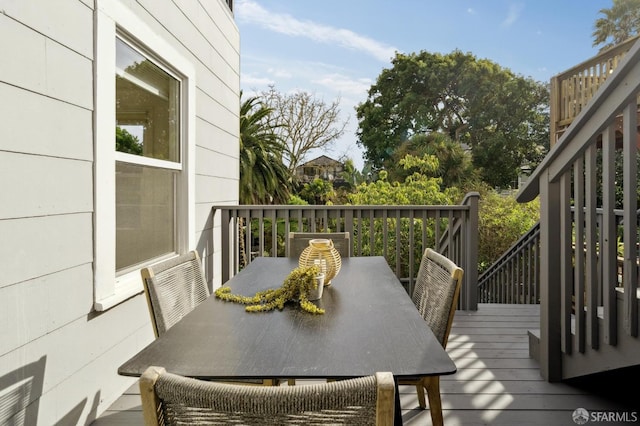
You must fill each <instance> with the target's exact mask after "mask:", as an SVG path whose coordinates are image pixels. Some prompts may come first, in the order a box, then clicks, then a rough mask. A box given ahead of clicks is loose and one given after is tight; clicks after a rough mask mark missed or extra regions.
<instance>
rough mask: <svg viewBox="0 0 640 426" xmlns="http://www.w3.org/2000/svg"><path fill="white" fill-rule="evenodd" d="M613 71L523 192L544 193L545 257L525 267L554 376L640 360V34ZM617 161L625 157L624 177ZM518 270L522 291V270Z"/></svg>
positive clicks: (535, 343) (546, 373)
mask: <svg viewBox="0 0 640 426" xmlns="http://www.w3.org/2000/svg"><path fill="white" fill-rule="evenodd" d="M607 70H608V71H607V75H606V80H604V81H603V82H602V81H599V82H598V87H597V89H594V90H593V94H592V96H591V95H590V97H589V99H588V100H587V102H582V101H580V103H579V100H578V99H576V98H565V103H566V105H568V106H569V107H572V108H574V111H576V112H577V114H576V116H575V118H572V119H571V120H570V124H568V127H566V128H565V129H563V131H562V134H561V136H560V138H559V139H558V141H557V142H556V143H555V144H553V147H552V149H551V151H550V152H549V154H548V155H547V156H546V158H545V159H544V160H543V162H542V163H541V164H540V165H539V166H538V168H536V170H535V171H534V172H533V174H532V175H531V177H530V179H529V180H528V181H527V182H526V184H525V186H524V187H523V188H522V189H521V191H520V192H519V194H518V201H520V202H528V201H531V200H533V199H534V198H536V197H538V196H539V197H540V224H539V236H538V238H539V240H538V243H537V244H538V246H537V247H536V248H535V249H532V250H533V252H534V253H535V254H537V256H536V259H539V263H535V261H534V260H530V261H529V263H527V264H526V270H528V271H534V272H533V274H534V277H535V279H536V280H537V282H538V283H539V287H538V288H537V289H535V287H532V288H534V289H535V290H536V291H538V292H539V293H538V294H537V296H538V298H539V303H540V330H539V334H538V333H536V332H535V331H532V332H530V333H529V336H530V342H531V343H530V344H531V349H530V351H531V353H532V354H533V355H534V357H535V355H536V354H537V359H538V360H539V362H540V369H541V374H542V375H543V377H544V378H545V379H547V380H548V381H560V380H566V379H570V378H576V377H581V376H586V375H591V374H595V373H598V372H602V371H609V370H615V369H621V368H624V367H629V366H633V365H639V364H640V358H639V357H638V355H637V354H638V353H640V339H639V337H638V330H639V329H640V320H639V316H638V308H639V298H638V215H637V208H638V193H637V187H638V181H639V179H638V160H637V159H638V143H639V142H640V137H639V132H638V111H639V109H638V105H639V103H638V99H639V95H640V39H635V41H634V42H633V44H632V46H631V47H630V48H629V49H628V51H626V53H625V54H624V56H623V57H622V59H620V60H619V61H618V62H617V63H616V67H615V69H613V68H607ZM595 75H596V72H595V71H587V72H586V73H584V74H582V77H581V78H580V79H577V80H574V81H575V82H576V83H575V84H577V85H579V86H580V87H581V88H582V89H585V88H586V86H585V85H586V82H587V81H592V80H594V79H591V78H590V77H594V78H595ZM552 98H553V96H552ZM617 152H618V153H620V154H621V155H616V153H617ZM616 157H618V158H623V160H622V161H623V166H622V172H621V173H620V174H618V175H616ZM620 188H622V191H620ZM620 193H621V195H620ZM622 207H624V208H622ZM617 208H618V209H621V210H617ZM578 248H579V249H578ZM619 251H621V252H622V253H623V255H622V259H623V261H622V267H621V268H619V262H618V252H619ZM512 257H514V258H515V257H517V256H515V255H512ZM519 262H520V263H518V264H519V265H523V263H522V261H519ZM512 268H514V269H512V271H515V272H512V273H515V274H516V275H515V276H516V277H517V278H518V279H519V280H520V281H516V283H517V284H518V287H519V284H520V282H521V278H522V277H523V276H525V275H523V272H522V271H523V269H522V267H517V268H516V267H512ZM518 268H520V269H518ZM480 279H482V277H480ZM523 283H526V282H523ZM484 285H487V284H484ZM510 294H511V295H512V296H513V295H514V294H515V295H520V294H522V295H527V296H530V293H526V292H524V291H522V292H520V293H519V292H518V291H517V290H511V293H510ZM480 300H482V298H481V299H480ZM511 303H517V298H516V301H513V302H511Z"/></svg>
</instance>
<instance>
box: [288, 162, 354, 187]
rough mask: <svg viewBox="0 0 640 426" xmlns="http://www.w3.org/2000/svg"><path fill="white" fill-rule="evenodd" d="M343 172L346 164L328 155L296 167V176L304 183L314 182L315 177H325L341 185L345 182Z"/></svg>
mask: <svg viewBox="0 0 640 426" xmlns="http://www.w3.org/2000/svg"><path fill="white" fill-rule="evenodd" d="M343 172H344V164H343V163H341V162H339V161H337V160H334V159H333V158H330V157H327V156H326V155H321V156H320V157H317V158H314V159H313V160H310V161H307V162H306V163H303V164H301V165H299V166H298V167H296V177H297V178H298V181H299V182H300V183H303V184H305V183H308V182H313V180H314V179H323V180H326V181H329V182H331V183H333V185H334V186H340V185H341V184H344V183H345V181H344V178H343V176H342V173H343Z"/></svg>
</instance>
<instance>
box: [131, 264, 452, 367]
mask: <svg viewBox="0 0 640 426" xmlns="http://www.w3.org/2000/svg"><path fill="white" fill-rule="evenodd" d="M296 266H298V265H297V259H288V258H268V257H259V258H257V259H255V260H254V261H253V262H251V263H250V264H249V265H248V266H247V267H246V268H245V269H243V270H242V271H241V272H240V273H238V274H237V275H236V276H235V277H233V278H232V279H231V280H229V281H228V282H227V285H228V286H230V287H231V289H232V292H233V293H237V294H243V295H247V296H250V295H253V294H254V293H255V292H256V291H260V290H266V289H268V288H277V287H279V286H280V285H281V284H282V282H283V281H284V279H285V277H286V276H287V275H288V274H289V272H291V270H292V269H293V268H295V267H296ZM314 303H316V304H317V305H318V306H320V307H322V308H324V309H325V311H326V312H325V313H324V314H322V315H314V314H310V313H307V312H305V311H303V310H302V309H301V308H300V307H299V306H298V305H297V304H287V305H285V308H284V309H283V310H282V311H279V310H277V309H276V310H274V311H271V312H259V313H249V312H246V311H245V310H244V309H245V306H244V305H240V304H236V303H231V302H224V301H222V300H220V299H217V298H216V297H215V296H214V295H212V296H211V297H210V298H209V299H207V300H205V301H204V302H202V303H201V304H200V305H198V306H197V307H196V309H194V310H193V311H192V312H191V313H189V314H188V315H187V316H185V317H184V318H183V319H182V320H181V321H180V322H178V323H177V324H176V325H174V326H173V327H172V328H170V329H169V330H168V331H167V332H166V333H165V334H163V335H162V336H160V337H159V338H157V339H156V340H154V341H153V342H152V343H151V344H149V345H148V346H147V347H146V348H145V349H143V350H142V351H141V352H139V353H138V354H137V355H135V356H134V357H133V358H131V359H130V360H129V361H127V362H126V363H124V364H123V365H122V366H120V368H119V369H118V374H121V375H125V376H140V375H141V374H142V373H143V372H144V370H145V369H146V368H147V367H149V366H150V365H156V366H161V367H164V368H166V369H167V371H170V372H172V373H176V374H180V375H184V376H189V377H197V378H202V379H234V378H235V379H238V378H241V379H248V378H258V379H259V378H263V379H266V378H337V379H339V378H349V377H358V376H366V375H370V374H373V373H375V372H376V371H391V372H392V373H393V374H394V376H395V377H396V378H402V377H408V376H417V375H445V374H453V373H455V372H456V366H455V364H454V363H453V361H452V360H451V358H450V357H449V356H448V355H447V353H446V352H445V350H444V349H443V348H442V346H441V345H440V343H438V341H437V339H436V338H435V336H434V335H433V333H432V332H431V330H430V329H429V327H427V325H426V324H425V322H424V320H423V319H422V317H420V315H419V313H418V310H417V309H416V308H415V306H414V305H413V302H412V301H411V298H410V297H409V296H408V294H407V292H406V291H405V289H404V288H403V287H402V285H401V284H400V282H399V280H398V279H397V278H396V276H395V275H394V274H393V272H392V271H391V268H389V266H388V265H387V263H386V260H385V259H384V258H383V257H380V256H373V257H349V258H343V259H342V268H341V270H340V272H339V273H338V275H337V276H336V277H335V278H334V279H333V281H332V285H331V286H329V287H325V289H324V292H323V295H322V299H321V300H319V301H316V302H314Z"/></svg>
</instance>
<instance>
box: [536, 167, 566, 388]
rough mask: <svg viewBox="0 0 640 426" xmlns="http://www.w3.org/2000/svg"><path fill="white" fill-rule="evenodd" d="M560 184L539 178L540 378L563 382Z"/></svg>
mask: <svg viewBox="0 0 640 426" xmlns="http://www.w3.org/2000/svg"><path fill="white" fill-rule="evenodd" d="M561 206H562V203H561V197H560V184H559V183H558V182H554V183H552V182H550V181H549V174H548V172H546V173H544V174H543V175H541V176H540V359H539V361H540V374H541V375H542V377H543V378H544V379H545V380H547V381H559V380H561V379H562V358H561V333H560V317H561V303H562V301H561V297H560V296H561V294H560V293H561V291H560V290H561V286H560V285H558V283H560V281H561V280H560V276H561V262H560V252H559V247H560V245H561V244H560V235H561V233H562V231H561V227H560V222H561V221H560V216H561Z"/></svg>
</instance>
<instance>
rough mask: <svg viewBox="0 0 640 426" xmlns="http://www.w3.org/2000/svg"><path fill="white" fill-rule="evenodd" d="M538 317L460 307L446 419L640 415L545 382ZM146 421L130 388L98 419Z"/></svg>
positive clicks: (445, 387)
mask: <svg viewBox="0 0 640 426" xmlns="http://www.w3.org/2000/svg"><path fill="white" fill-rule="evenodd" d="M538 320H539V307H538V306H536V305H499V304H481V305H480V306H479V307H478V310H477V311H473V312H467V311H458V312H456V316H455V319H454V324H453V328H452V330H451V335H450V338H449V343H448V345H447V351H448V353H449V354H450V355H451V357H452V359H453V360H454V361H455V363H456V366H457V367H458V372H457V373H456V374H454V375H450V376H443V377H442V378H441V386H440V387H441V393H442V406H443V414H444V422H445V425H447V426H479V425H496V426H512V425H515V424H517V425H525V426H566V425H573V424H575V422H574V421H573V419H572V414H573V412H574V410H576V409H577V408H585V409H587V410H596V411H605V412H607V411H613V412H615V413H617V415H618V416H620V415H622V416H624V415H625V413H626V414H627V415H630V413H632V412H634V411H635V413H636V415H638V416H639V417H640V410H638V407H629V406H628V404H627V405H625V404H623V403H621V402H619V401H617V400H616V399H615V397H613V396H611V395H607V394H604V395H596V394H593V393H592V391H591V390H592V389H593V388H584V387H578V386H572V385H569V384H566V383H548V382H546V381H544V380H543V379H542V377H541V376H540V372H539V369H538V363H537V362H536V361H535V360H533V359H531V358H530V357H529V347H528V336H527V332H528V330H531V329H537V328H538ZM302 382H304V381H300V385H302V384H303V383H302ZM309 382H311V383H312V381H309ZM399 390H400V401H401V405H402V418H403V421H404V424H405V425H408V426H429V425H431V417H430V414H429V410H428V409H427V410H421V409H419V406H418V399H417V395H416V392H415V388H414V387H412V386H400V387H399ZM628 418H629V417H627V419H628ZM141 424H142V411H141V408H140V401H139V394H138V392H137V388H136V387H135V386H132V387H131V388H129V390H128V391H127V392H125V393H124V394H123V395H122V397H121V398H120V399H118V400H117V401H116V402H115V403H114V404H113V405H112V406H111V407H110V408H109V409H108V410H107V411H105V412H104V413H103V414H102V416H101V417H100V418H99V419H97V420H96V421H94V422H93V424H92V425H93V426H126V425H141ZM606 424H607V425H618V424H619V425H629V424H636V423H630V422H628V421H626V422H625V421H623V420H621V421H618V422H615V421H610V422H607V423H606Z"/></svg>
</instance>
